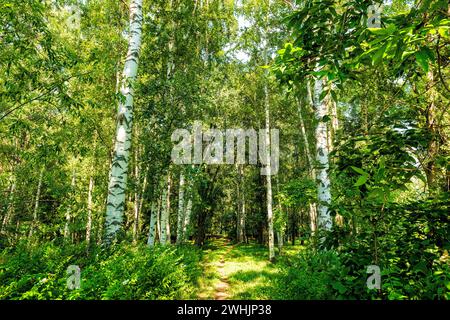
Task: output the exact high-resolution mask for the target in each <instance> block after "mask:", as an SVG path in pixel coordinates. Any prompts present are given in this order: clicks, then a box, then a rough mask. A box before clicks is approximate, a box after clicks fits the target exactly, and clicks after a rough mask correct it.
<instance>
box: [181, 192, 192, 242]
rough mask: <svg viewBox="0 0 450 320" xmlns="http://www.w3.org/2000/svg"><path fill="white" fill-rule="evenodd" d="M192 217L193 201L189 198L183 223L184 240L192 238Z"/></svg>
mask: <svg viewBox="0 0 450 320" xmlns="http://www.w3.org/2000/svg"><path fill="white" fill-rule="evenodd" d="M191 215H192V199H190V198H189V200H188V203H187V206H186V212H185V214H184V223H183V237H184V240H185V241H186V240H189V237H190V230H191V228H190V225H189V224H190V223H191Z"/></svg>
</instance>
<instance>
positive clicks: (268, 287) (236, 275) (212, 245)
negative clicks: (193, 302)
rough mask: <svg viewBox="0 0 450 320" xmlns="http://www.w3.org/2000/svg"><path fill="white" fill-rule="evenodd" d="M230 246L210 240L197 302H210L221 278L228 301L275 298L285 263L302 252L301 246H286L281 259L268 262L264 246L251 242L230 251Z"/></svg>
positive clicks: (226, 243) (229, 244)
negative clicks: (226, 286)
mask: <svg viewBox="0 0 450 320" xmlns="http://www.w3.org/2000/svg"><path fill="white" fill-rule="evenodd" d="M231 245H232V244H231V243H228V241H226V240H225V239H213V240H211V242H209V243H208V245H207V247H206V248H205V250H204V260H203V262H202V266H203V269H204V273H203V276H202V278H201V279H200V281H199V285H200V286H199V294H198V297H199V299H213V298H214V294H215V287H216V285H217V284H218V283H219V282H220V281H221V277H223V280H224V281H226V282H227V283H228V284H229V288H228V291H227V293H228V295H229V298H230V299H255V300H264V299H276V297H277V296H279V292H280V291H282V288H280V284H281V282H280V281H279V279H280V277H281V276H282V274H281V270H282V268H283V266H284V262H285V261H286V259H289V258H290V257H293V256H295V255H297V254H298V253H299V252H300V251H301V250H303V249H304V247H303V246H301V245H300V244H296V245H294V246H293V245H290V244H286V246H285V247H284V248H283V251H282V257H281V258H279V259H278V261H277V262H275V263H271V262H270V261H269V254H268V249H267V247H265V246H262V245H259V244H256V243H250V244H239V245H233V247H232V248H231ZM222 258H223V261H224V263H223V264H222V263H221V260H222ZM219 269H220V270H221V273H219V271H218V270H219Z"/></svg>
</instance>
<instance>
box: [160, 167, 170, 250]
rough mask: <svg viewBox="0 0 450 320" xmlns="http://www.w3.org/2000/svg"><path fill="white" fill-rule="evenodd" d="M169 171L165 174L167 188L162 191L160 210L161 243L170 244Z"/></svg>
mask: <svg viewBox="0 0 450 320" xmlns="http://www.w3.org/2000/svg"><path fill="white" fill-rule="evenodd" d="M170 185H171V180H170V173H168V174H167V189H164V192H163V197H162V201H163V208H162V212H161V244H163V245H165V244H170V221H169V218H170Z"/></svg>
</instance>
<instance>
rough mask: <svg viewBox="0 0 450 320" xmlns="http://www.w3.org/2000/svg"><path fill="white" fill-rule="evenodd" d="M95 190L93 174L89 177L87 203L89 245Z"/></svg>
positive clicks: (87, 240) (88, 241)
mask: <svg viewBox="0 0 450 320" xmlns="http://www.w3.org/2000/svg"><path fill="white" fill-rule="evenodd" d="M93 191H94V178H93V176H92V175H91V176H90V177H89V189H88V203H87V209H88V216H87V222H86V243H87V245H88V247H89V244H90V243H91V232H92V192H93Z"/></svg>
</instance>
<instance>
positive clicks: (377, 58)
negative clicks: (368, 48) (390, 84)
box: [372, 42, 388, 65]
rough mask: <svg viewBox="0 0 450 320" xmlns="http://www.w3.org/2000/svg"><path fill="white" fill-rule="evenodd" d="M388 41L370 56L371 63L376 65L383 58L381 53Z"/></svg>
mask: <svg viewBox="0 0 450 320" xmlns="http://www.w3.org/2000/svg"><path fill="white" fill-rule="evenodd" d="M387 46H388V42H386V43H385V44H384V45H383V46H382V47H381V48H380V49H378V50H377V52H375V54H374V55H373V56H372V65H377V64H379V63H380V62H381V60H383V55H384V53H385V52H386V48H387Z"/></svg>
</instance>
